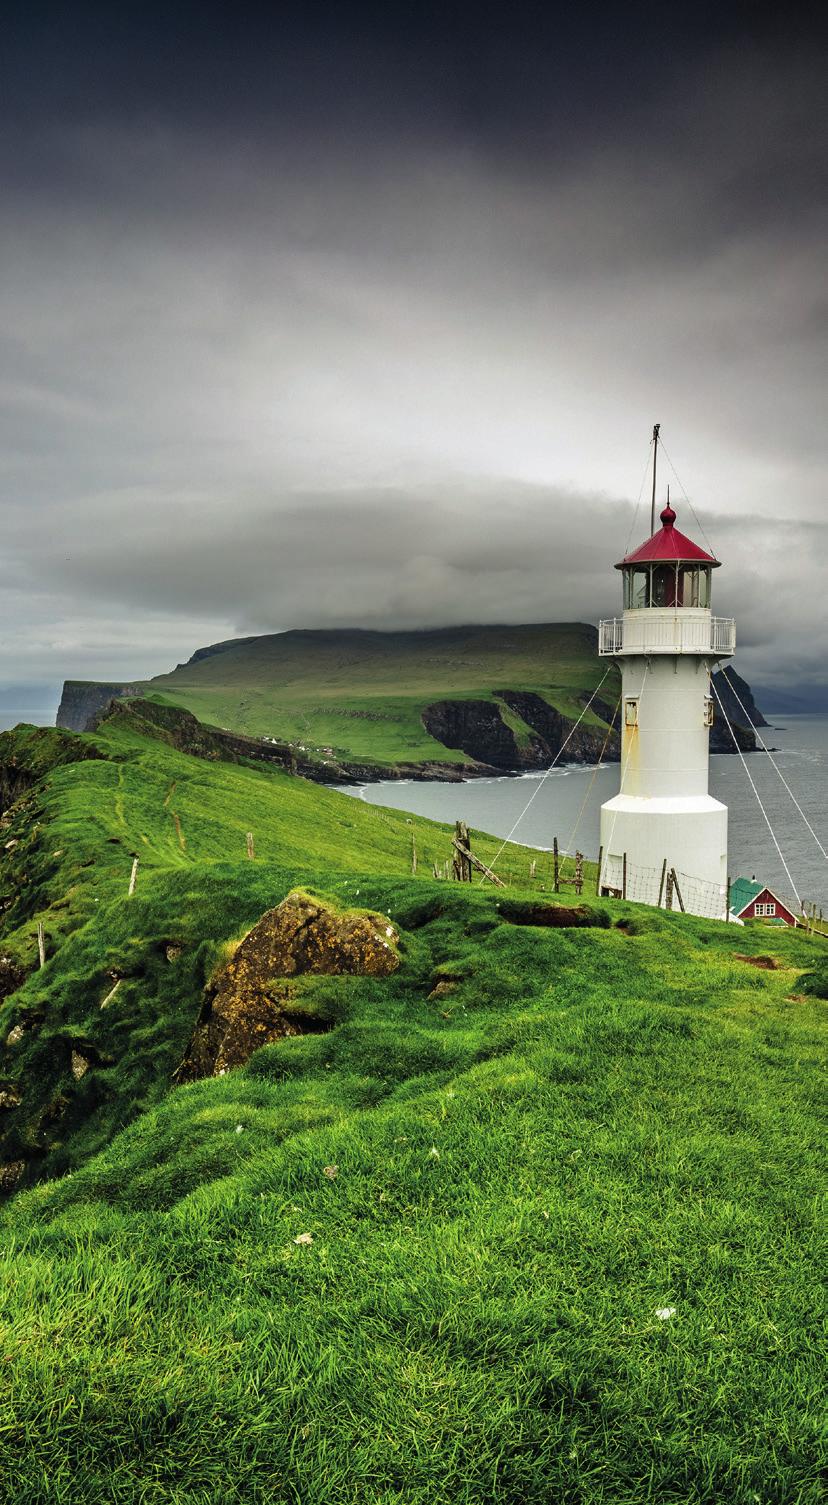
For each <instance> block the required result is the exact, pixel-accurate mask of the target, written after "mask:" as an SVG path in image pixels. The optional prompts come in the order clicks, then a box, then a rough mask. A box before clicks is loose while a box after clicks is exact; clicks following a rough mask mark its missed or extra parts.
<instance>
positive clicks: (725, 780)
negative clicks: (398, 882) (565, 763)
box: [343, 715, 828, 912]
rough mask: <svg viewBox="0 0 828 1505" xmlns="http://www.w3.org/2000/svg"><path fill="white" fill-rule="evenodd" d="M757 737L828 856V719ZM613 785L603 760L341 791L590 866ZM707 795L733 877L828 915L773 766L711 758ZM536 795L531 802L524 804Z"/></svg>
mask: <svg viewBox="0 0 828 1505" xmlns="http://www.w3.org/2000/svg"><path fill="white" fill-rule="evenodd" d="M761 736H762V738H763V740H764V742H765V744H766V746H767V747H768V748H770V749H772V750H773V760H774V762H775V763H776V764H777V766H778V768H779V769H780V771H781V773H782V774H784V777H785V780H786V781H787V783H788V785H789V786H790V788H791V790H792V791H793V793H794V795H795V796H796V799H797V801H798V803H799V805H800V806H801V808H802V810H803V811H804V814H805V816H806V817H807V820H808V822H809V823H810V825H811V826H812V827H813V829H814V831H815V832H816V835H817V836H818V838H819V841H820V842H821V844H822V846H823V847H824V848H825V849H826V851H828V716H805V715H786V716H784V717H782V716H779V717H777V718H776V721H775V722H774V723H773V724H772V725H771V726H769V727H767V728H763V729H762V730H761ZM745 768H747V770H748V771H749V773H750V779H749V778H748V777H747V774H746V772H745ZM618 779H619V765H618V764H617V763H609V764H607V765H606V766H604V767H602V768H599V769H595V768H591V767H574V766H569V767H563V768H555V769H553V771H552V772H551V773H550V774H549V775H548V776H545V775H544V774H543V772H538V773H535V772H533V773H524V774H519V775H517V776H516V777H515V776H512V777H509V776H505V777H495V778H486V779H469V780H467V781H465V782H463V783H461V784H443V783H438V782H435V781H431V780H425V781H423V782H422V783H419V782H415V781H413V780H412V781H407V780H388V781H384V782H382V783H378V784H365V785H361V786H359V787H358V788H349V789H346V790H343V792H344V793H347V794H350V795H355V796H356V797H357V798H358V799H362V800H365V801H367V803H369V804H371V805H384V806H390V807H391V808H393V809H395V810H407V811H409V812H410V813H412V814H414V815H425V816H429V817H430V818H431V819H432V820H440V821H450V822H453V821H456V820H464V821H466V823H467V824H468V825H469V826H472V827H474V828H476V829H477V830H479V831H488V832H490V833H491V834H492V835H493V836H501V837H506V836H508V835H509V834H510V833H511V839H512V841H516V842H520V843H522V844H523V845H525V846H528V847H537V848H540V849H541V850H548V849H549V848H551V846H552V841H553V838H554V837H555V836H557V838H558V841H559V843H560V846H561V850H562V851H574V850H575V847H576V846H577V847H579V848H580V850H581V851H582V852H583V853H584V855H585V856H586V857H590V858H592V859H596V858H597V856H598V843H599V837H598V827H599V812H600V809H601V805H602V804H603V803H604V801H605V800H607V799H610V798H611V797H612V796H613V794H616V793H617V791H618ZM751 779H752V781H753V784H754V785H755V786H756V793H754V790H753V788H752V787H751ZM538 785H542V787H540V788H539V787H538ZM710 792H711V794H713V795H714V796H715V797H716V799H719V800H721V801H722V803H723V804H725V805H727V807H728V810H729V812H730V818H729V822H728V828H729V838H728V855H729V865H730V871H731V875H732V877H734V878H736V877H740V876H742V877H747V878H751V877H754V876H755V877H756V878H757V879H760V880H761V881H762V882H763V883H767V884H769V885H770V887H771V888H773V889H774V890H775V892H776V893H777V894H778V895H779V897H780V898H785V899H792V898H794V897H795V894H798V895H799V897H800V899H801V900H802V901H803V902H804V903H805V904H807V905H809V906H810V905H811V904H816V905H817V907H818V908H822V909H824V910H825V911H826V912H828V860H826V858H825V857H824V856H823V854H822V852H821V851H820V848H819V845H818V844H817V842H816V840H815V839H814V837H813V836H812V834H811V832H810V831H809V830H808V826H807V825H806V824H805V821H804V820H803V819H802V816H801V815H800V814H799V812H798V810H797V808H796V805H795V804H794V802H793V800H792V799H791V797H790V795H789V794H788V792H787V790H786V788H785V785H784V783H783V782H782V779H781V778H780V776H779V774H778V773H777V772H776V770H775V769H774V767H773V764H772V762H771V759H770V758H769V757H768V756H767V755H766V754H765V753H763V752H761V751H759V752H754V753H748V754H747V755H746V757H745V765H744V766H743V764H742V760H741V758H739V757H738V756H737V755H736V754H735V753H734V754H732V755H731V754H725V753H719V754H715V755H713V756H712V757H711V759H710ZM532 794H535V796H536V797H535V798H534V799H533V800H532V803H531V805H529V803H528V802H529V799H530V796H531V795H532ZM757 794H758V796H759V797H760V798H761V802H762V806H764V809H765V810H766V811H767V815H768V819H769V821H770V824H771V826H772V828H773V832H774V834H775V836H776V840H777V841H778V843H779V847H780V849H781V852H782V856H783V857H784V860H785V863H787V867H788V873H786V871H785V867H784V865H783V863H782V861H781V860H780V856H779V853H778V852H777V850H776V847H775V845H774V841H773V837H772V836H771V833H770V831H769V829H768V825H767V822H766V820H765V817H764V815H763V814H762V808H761V807H760V804H759V799H757ZM788 874H790V878H789V876H788Z"/></svg>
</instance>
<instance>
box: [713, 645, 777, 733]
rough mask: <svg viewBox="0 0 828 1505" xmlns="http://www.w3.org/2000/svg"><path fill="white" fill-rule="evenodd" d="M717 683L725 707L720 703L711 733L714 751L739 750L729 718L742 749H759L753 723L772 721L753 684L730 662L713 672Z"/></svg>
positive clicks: (760, 723) (763, 723)
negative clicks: (751, 685)
mask: <svg viewBox="0 0 828 1505" xmlns="http://www.w3.org/2000/svg"><path fill="white" fill-rule="evenodd" d="M725 676H726V677H725ZM713 685H714V688H715V691H716V694H717V695H718V697H719V700H720V701H721V703H722V704H721V708H720V707H719V705H718V704H716V707H715V712H714V717H713V726H712V729H711V732H710V751H711V752H714V753H725V752H726V753H732V752H734V751H735V748H734V746H733V737H732V736H731V735H730V732H729V730H728V726H727V722H728V721H729V722H730V725H731V726H732V727H733V733H734V736H735V738H736V741H737V743H738V745H739V748H740V750H741V752H755V751H756V748H757V746H758V743H757V741H756V737H755V736H754V734H753V730H752V728H751V726H750V722H752V723H753V726H767V725H768V723H767V721H766V720H765V718H764V716H763V715H762V712H761V711H760V709H759V707H758V706H757V704H756V701H755V700H754V698H753V691H752V690H751V688H750V685H749V684H748V683H747V681H746V680H744V679H742V677H741V675H740V674H737V673H736V670H735V669H734V668H733V667H732V666H731V665H730V664H727V665H725V666H724V668H722V669H719V670H717V671H716V673H715V674H714V675H713ZM740 702H741V704H740ZM722 711H724V715H722ZM725 718H727V719H725Z"/></svg>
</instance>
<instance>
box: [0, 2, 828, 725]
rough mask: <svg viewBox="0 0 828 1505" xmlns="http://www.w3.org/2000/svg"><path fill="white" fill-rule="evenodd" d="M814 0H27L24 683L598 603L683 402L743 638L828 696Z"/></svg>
mask: <svg viewBox="0 0 828 1505" xmlns="http://www.w3.org/2000/svg"><path fill="white" fill-rule="evenodd" d="M819 16H820V11H819V8H818V7H816V6H814V7H806V6H802V7H799V6H797V5H796V4H794V5H793V6H788V7H787V8H786V9H785V11H784V15H781V14H780V16H779V18H778V19H777V20H773V19H772V20H771V21H770V22H767V21H762V19H761V17H760V12H759V9H758V8H757V7H755V6H745V7H741V6H733V7H728V6H723V5H719V6H718V7H717V6H712V5H710V6H708V5H707V4H706V3H704V0H701V3H699V4H697V5H694V6H692V7H687V9H686V10H682V9H681V8H680V7H674V8H671V7H665V6H663V5H662V6H655V5H653V6H636V5H630V6H617V5H616V6H615V7H613V8H607V9H606V10H603V9H600V8H598V7H594V6H589V5H586V6H581V7H578V8H577V9H576V8H575V7H571V6H570V7H567V8H566V9H563V8H561V9H560V10H558V9H556V7H555V6H553V5H550V4H547V5H538V6H532V5H528V4H527V5H520V4H512V5H508V6H507V5H497V6H486V5H485V4H482V3H481V4H478V5H476V6H474V7H471V6H468V5H466V4H463V3H460V4H456V5H452V4H451V3H450V0H444V3H443V5H441V6H436V5H431V4H430V3H429V0H420V3H419V4H416V5H415V4H410V5H409V4H399V5H395V4H394V3H393V0H387V3H386V4H384V5H379V4H376V5H371V4H361V3H359V0H349V3H348V4H347V5H341V4H340V5H338V6H334V5H330V6H323V5H321V4H314V3H313V0H305V3H304V4H302V5H294V4H292V3H286V4H283V5H279V4H276V5H273V6H271V7H269V8H261V7H255V8H254V7H246V6H245V5H244V4H239V5H234V6H232V7H231V6H229V5H225V6H213V5H210V4H209V3H205V4H201V5H199V6H197V7H196V6H187V5H175V4H174V3H170V4H168V5H166V6H164V7H163V8H162V7H155V6H153V5H152V4H151V3H144V4H142V5H134V4H130V3H125V4H119V5H118V6H112V5H108V6H101V7H97V6H94V5H83V4H79V5H77V6H72V7H69V6H66V5H65V4H63V5H56V6H50V5H42V4H41V5H38V4H36V3H30V4H27V5H25V6H24V5H19V6H12V7H11V9H10V10H9V11H8V12H7V13H6V17H5V20H4V45H3V56H2V62H0V70H2V77H1V78H0V187H2V193H0V425H2V440H3V442H2V447H0V507H2V529H0V584H1V585H2V591H1V592H0V694H2V693H4V692H5V693H6V694H7V695H11V696H12V697H14V695H15V694H16V693H17V687H21V686H27V687H33V686H34V687H37V686H39V685H43V686H54V685H57V684H59V683H60V682H61V680H62V679H63V678H64V677H66V678H83V679H95V678H105V679H116V680H118V679H133V678H136V677H146V676H148V675H150V674H154V673H161V672H163V671H165V670H167V669H169V668H170V667H172V665H174V664H175V663H177V662H180V661H182V660H185V659H186V658H187V657H189V655H190V654H191V653H192V652H193V651H194V650H195V649H196V648H197V647H200V646H203V645H204V644H206V643H210V642H214V641H217V640H220V639H224V638H228V637H233V636H241V635H248V634H251V633H258V632H269V631H282V630H285V629H288V628H291V627H304V628H307V627H335V626H367V627H374V628H383V627H388V628H392V627H393V628H399V627H422V626H438V625H446V624H451V623H461V622H527V621H562V620H579V621H597V620H598V618H599V617H600V616H606V615H611V614H612V613H613V612H615V611H616V610H619V609H620V591H619V577H618V575H617V574H616V572H615V571H614V570H613V568H612V567H613V565H614V564H615V562H616V560H617V559H619V558H620V557H621V555H622V553H623V552H624V551H625V548H626V547H628V546H630V547H631V546H633V545H635V544H637V543H639V542H641V541H642V540H643V539H644V538H645V537H646V536H647V534H648V533H649V486H650V480H649V476H648V475H647V474H646V467H647V464H648V461H649V456H650V436H651V433H652V426H653V423H654V422H660V423H661V425H662V436H663V439H664V441H665V453H664V456H663V459H662V461H661V462H660V469H659V488H658V490H659V504H660V505H661V504H663V501H664V497H665V494H666V485H667V483H668V482H669V483H670V485H671V501H672V503H673V505H674V506H675V507H676V510H677V512H678V526H679V527H680V528H682V529H683V530H684V531H686V532H688V533H690V535H691V536H694V537H696V538H697V539H699V541H700V542H702V543H704V542H705V539H707V540H709V541H710V543H711V544H712V547H713V549H714V551H715V552H716V554H717V555H718V557H719V558H721V559H722V561H723V566H724V567H723V568H722V569H721V570H720V571H718V572H717V575H716V580H715V596H714V609H715V610H716V611H718V612H720V613H722V614H726V615H731V614H732V615H735V616H736V618H737V632H738V641H739V651H738V658H737V664H738V667H739V669H740V670H741V672H742V673H743V674H745V675H746V677H748V679H750V680H752V681H753V682H756V683H758V684H762V685H766V686H776V687H779V688H792V689H793V688H800V689H802V688H804V689H806V690H807V692H808V693H809V694H815V695H820V694H821V695H823V696H824V697H825V698H826V703H828V655H826V651H825V645H826V629H828V608H826V594H827V593H826V589H825V579H826V573H825V557H826V549H827V548H828V506H826V479H825V478H826V474H827V473H828V466H826V454H825V450H826V425H825V397H826V381H825V373H826V349H825V331H826V299H825V289H826V277H825V268H826V261H825V251H826V192H825V190H826V183H825V161H826V146H828V140H827V139H826V138H827V137H828V130H826V107H825V96H826V90H825V76H826V61H827V59H826V47H825V34H824V31H823V30H822V29H821V26H820V20H819ZM684 488H686V494H687V495H689V498H690V501H691V502H692V507H693V509H694V511H695V516H694V512H693V511H691V508H690V505H689V503H688V501H687V500H686V495H685V491H684ZM696 517H698V519H699V523H698V524H697V522H696Z"/></svg>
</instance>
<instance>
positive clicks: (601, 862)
mask: <svg viewBox="0 0 828 1505" xmlns="http://www.w3.org/2000/svg"><path fill="white" fill-rule="evenodd" d="M603 865H604V848H603V847H599V848H598V872H597V874H596V876H595V892H596V894H598V895H600V893H601V868H602V867H603Z"/></svg>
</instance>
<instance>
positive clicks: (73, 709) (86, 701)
mask: <svg viewBox="0 0 828 1505" xmlns="http://www.w3.org/2000/svg"><path fill="white" fill-rule="evenodd" d="M138 694H140V690H139V689H138V686H137V685H124V684H120V685H119V684H106V683H104V682H99V681H97V680H92V679H67V680H64V683H63V693H62V695H61V697H60V705H59V706H58V712H57V716H56V718H55V726H59V727H62V728H63V730H64V731H67V732H88V731H91V730H92V728H93V725H94V722H95V718H96V717H97V716H99V715H100V714H101V712H102V711H103V710H104V708H105V707H106V706H107V705H109V702H110V701H111V700H118V699H120V698H121V697H122V696H125V695H138Z"/></svg>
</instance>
